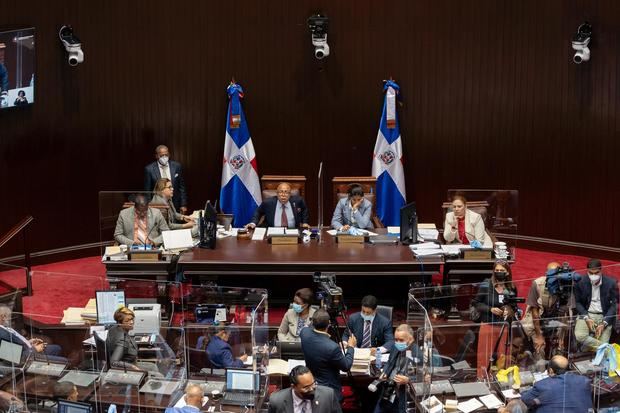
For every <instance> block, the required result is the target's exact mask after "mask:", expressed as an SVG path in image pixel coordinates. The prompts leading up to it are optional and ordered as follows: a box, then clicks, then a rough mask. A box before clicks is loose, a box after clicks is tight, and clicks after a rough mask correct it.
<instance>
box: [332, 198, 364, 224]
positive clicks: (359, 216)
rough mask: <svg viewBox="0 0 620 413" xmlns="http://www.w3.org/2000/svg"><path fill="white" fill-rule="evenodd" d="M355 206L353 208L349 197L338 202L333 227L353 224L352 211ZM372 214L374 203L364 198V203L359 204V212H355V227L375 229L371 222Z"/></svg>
mask: <svg viewBox="0 0 620 413" xmlns="http://www.w3.org/2000/svg"><path fill="white" fill-rule="evenodd" d="M352 211H353V208H351V200H350V199H349V198H348V197H347V198H342V199H341V200H340V201H338V204H336V209H335V210H334V215H333V217H332V228H334V229H340V227H342V226H344V225H352V224H351V213H352ZM371 214H372V203H371V202H370V201H369V200H367V199H366V198H364V200H363V202H362V205H360V206H359V208H358V209H357V212H356V213H355V215H354V217H355V221H356V224H355V227H357V228H361V229H369V230H373V229H374V226H373V225H372V222H371Z"/></svg>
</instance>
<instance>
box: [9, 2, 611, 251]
mask: <svg viewBox="0 0 620 413" xmlns="http://www.w3.org/2000/svg"><path fill="white" fill-rule="evenodd" d="M0 10H2V13H0V25H16V24H24V25H25V26H35V27H36V29H37V72H36V87H37V96H36V98H37V100H36V103H35V105H34V106H32V107H29V108H25V109H23V110H10V111H3V112H2V113H0V176H2V177H4V178H5V179H4V183H5V184H4V186H3V193H4V195H5V196H4V199H3V203H2V204H3V207H2V212H3V213H2V217H3V219H2V222H1V223H0V232H2V231H3V230H4V229H7V228H9V227H11V226H12V225H13V224H14V223H15V222H17V221H18V220H19V219H20V218H21V217H23V216H24V215H26V214H32V215H33V216H34V217H35V219H36V221H35V224H34V225H33V228H32V232H31V234H33V244H34V245H35V250H42V249H49V248H54V247H62V246H67V245H74V244H80V243H87V242H93V241H97V240H98V239H99V230H98V196H97V193H98V191H99V190H128V189H134V188H135V189H140V188H141V187H142V169H143V167H144V165H145V164H146V163H147V162H149V161H150V160H151V159H152V152H153V149H154V147H155V146H156V145H157V144H159V143H162V142H164V143H166V144H168V145H169V146H170V148H171V150H172V155H173V158H174V159H176V160H178V161H180V162H181V163H182V164H183V165H184V167H185V174H186V180H187V187H188V189H189V195H190V204H191V205H190V206H191V207H193V208H198V207H200V206H201V205H204V201H205V200H206V199H207V198H209V199H214V198H217V197H218V193H219V185H220V176H221V157H222V150H223V139H224V127H225V113H226V105H227V98H226V93H225V88H226V86H227V83H228V82H229V81H230V79H231V77H232V76H234V77H235V78H236V79H237V81H238V82H239V83H240V84H242V85H243V87H244V89H245V92H246V98H245V100H244V109H245V111H246V115H247V119H248V122H249V127H250V131H251V133H252V137H253V140H254V145H255V148H256V152H257V155H258V166H259V174H260V175H263V174H292V175H305V176H306V177H308V182H307V189H308V196H307V198H308V204H309V205H310V206H311V208H312V214H311V215H312V220H313V221H314V222H316V216H315V213H316V190H315V188H316V185H317V179H316V172H317V168H318V164H319V162H320V161H321V160H322V161H324V166H325V172H326V175H325V177H326V180H325V182H326V183H329V181H330V180H331V177H333V176H343V175H345V176H350V175H367V174H368V173H369V172H370V168H371V156H372V150H373V147H374V142H375V139H376V134H377V128H378V121H379V115H380V111H381V106H382V95H381V80H382V79H385V78H387V77H389V76H393V77H394V78H395V79H396V80H397V81H398V82H399V83H400V85H401V88H402V92H403V102H404V105H403V107H402V109H401V110H400V113H399V114H400V121H401V132H402V135H403V140H404V144H403V146H404V151H405V158H404V161H405V171H406V176H407V192H408V193H407V195H408V199H409V200H415V201H416V202H417V204H418V210H419V213H420V215H421V217H422V220H424V221H435V222H437V223H439V221H440V219H441V202H442V201H443V200H444V198H445V194H446V190H447V189H448V188H458V187H466V188H501V187H503V188H515V189H519V190H520V218H521V227H520V232H521V233H523V234H527V235H531V236H543V237H547V238H557V239H565V240H571V241H577V242H587V243H592V244H601V245H608V246H616V247H617V246H620V235H619V234H620V224H619V223H618V222H619V220H618V219H617V218H615V217H616V216H617V214H615V213H614V212H615V209H616V206H617V205H618V201H619V198H620V197H619V192H620V188H619V185H618V178H617V173H616V165H617V163H618V161H617V154H618V152H619V150H620V144H619V143H618V137H619V129H620V125H619V123H618V121H617V118H618V116H617V115H618V111H619V110H620V105H619V104H618V101H619V99H620V96H619V94H618V87H619V82H618V76H619V74H620V65H619V63H618V54H619V53H620V47H619V46H620V45H619V44H618V32H619V30H620V26H619V25H618V21H620V3H618V2H617V1H616V0H580V1H578V0H548V1H544V2H540V1H536V0H520V1H508V0H478V1H454V0H422V1H419V0H416V1H411V0H395V1H393V2H390V3H389V7H388V4H387V3H385V2H376V1H371V0H359V1H355V2H345V1H327V0H320V1H310V0H300V1H289V0H271V1H266V2H256V1H250V0H240V1H235V2H230V1H218V0H213V1H199V0H193V1H189V0H179V1H177V2H171V1H163V0H134V1H131V2H127V1H120V0H107V1H104V2H93V1H86V0H81V1H78V0H68V1H63V2H49V1H43V0H25V1H21V2H8V1H6V0H0ZM318 10H321V11H322V12H323V13H325V14H326V15H327V16H329V18H330V29H329V44H330V46H331V49H332V55H331V56H330V57H329V58H327V59H326V60H325V61H322V62H319V61H316V60H314V58H313V53H312V46H311V44H310V37H309V33H308V29H307V27H306V23H305V21H306V18H307V17H308V16H309V15H310V14H311V13H313V12H315V11H318ZM586 19H587V20H588V21H590V22H591V23H592V25H593V27H594V39H593V42H592V47H591V49H592V59H591V61H590V62H587V63H584V64H582V65H575V64H573V63H572V55H573V51H572V49H571V46H570V38H571V36H572V34H573V33H574V32H575V30H576V29H577V27H578V25H579V24H580V23H581V22H582V21H584V20H586ZM62 24H71V25H73V27H74V29H75V32H76V34H77V35H78V36H79V37H80V38H81V39H82V41H83V48H84V52H85V54H86V61H85V63H84V64H81V65H79V66H78V67H76V68H71V67H69V66H68V64H67V63H66V57H65V55H64V51H63V49H62V47H61V45H60V43H59V41H58V36H57V30H58V28H59V27H60V26H61V25H62ZM328 192H329V191H326V193H328ZM331 205H332V200H331V199H326V200H325V207H326V216H325V219H324V221H325V222H327V221H329V219H330V216H331ZM0 255H9V254H8V252H7V253H6V254H5V253H4V252H3V253H2V254H0Z"/></svg>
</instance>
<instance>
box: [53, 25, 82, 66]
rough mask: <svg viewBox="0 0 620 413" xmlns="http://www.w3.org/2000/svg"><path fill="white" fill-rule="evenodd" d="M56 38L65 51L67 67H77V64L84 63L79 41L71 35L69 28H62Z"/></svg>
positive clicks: (71, 30)
mask: <svg viewBox="0 0 620 413" xmlns="http://www.w3.org/2000/svg"><path fill="white" fill-rule="evenodd" d="M58 37H60V41H61V42H62V45H63V46H64V48H65V50H66V51H67V59H68V61H69V65H71V66H77V64H78V63H82V62H83V61H84V52H83V51H82V43H81V42H80V39H78V37H77V36H76V35H75V34H74V33H73V28H72V27H71V26H67V25H65V26H62V27H61V28H60V30H59V31H58Z"/></svg>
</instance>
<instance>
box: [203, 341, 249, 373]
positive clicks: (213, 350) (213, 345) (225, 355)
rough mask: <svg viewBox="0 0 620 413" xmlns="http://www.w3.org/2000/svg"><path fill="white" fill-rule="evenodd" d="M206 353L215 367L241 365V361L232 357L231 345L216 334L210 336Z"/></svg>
mask: <svg viewBox="0 0 620 413" xmlns="http://www.w3.org/2000/svg"><path fill="white" fill-rule="evenodd" d="M207 355H208V356H209V360H211V363H213V365H214V366H215V367H218V368H228V367H243V361H241V360H239V359H238V358H235V357H233V353H232V347H230V344H228V343H227V342H225V341H224V340H222V339H221V338H219V337H218V336H213V337H211V340H210V341H209V344H208V345H207Z"/></svg>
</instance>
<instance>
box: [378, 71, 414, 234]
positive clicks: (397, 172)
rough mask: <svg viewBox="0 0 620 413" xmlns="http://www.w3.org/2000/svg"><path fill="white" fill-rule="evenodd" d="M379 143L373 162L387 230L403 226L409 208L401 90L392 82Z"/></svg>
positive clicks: (381, 216)
mask: <svg viewBox="0 0 620 413" xmlns="http://www.w3.org/2000/svg"><path fill="white" fill-rule="evenodd" d="M383 91H384V92H385V99H384V102H383V113H382V114H381V123H380V125H379V133H378V134H377V143H376V144H375V150H374V153H373V160H372V176H374V177H376V178H377V193H376V200H377V216H378V217H379V219H380V220H381V222H382V223H383V224H384V225H385V226H388V225H389V226H398V225H400V208H401V207H402V206H403V205H405V199H407V197H406V195H405V173H404V170H403V162H402V157H403V145H402V139H401V138H400V129H399V128H398V118H397V116H396V95H397V94H398V93H399V91H400V87H399V86H398V85H397V84H396V82H394V81H392V80H388V81H386V82H385V85H384V86H383Z"/></svg>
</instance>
